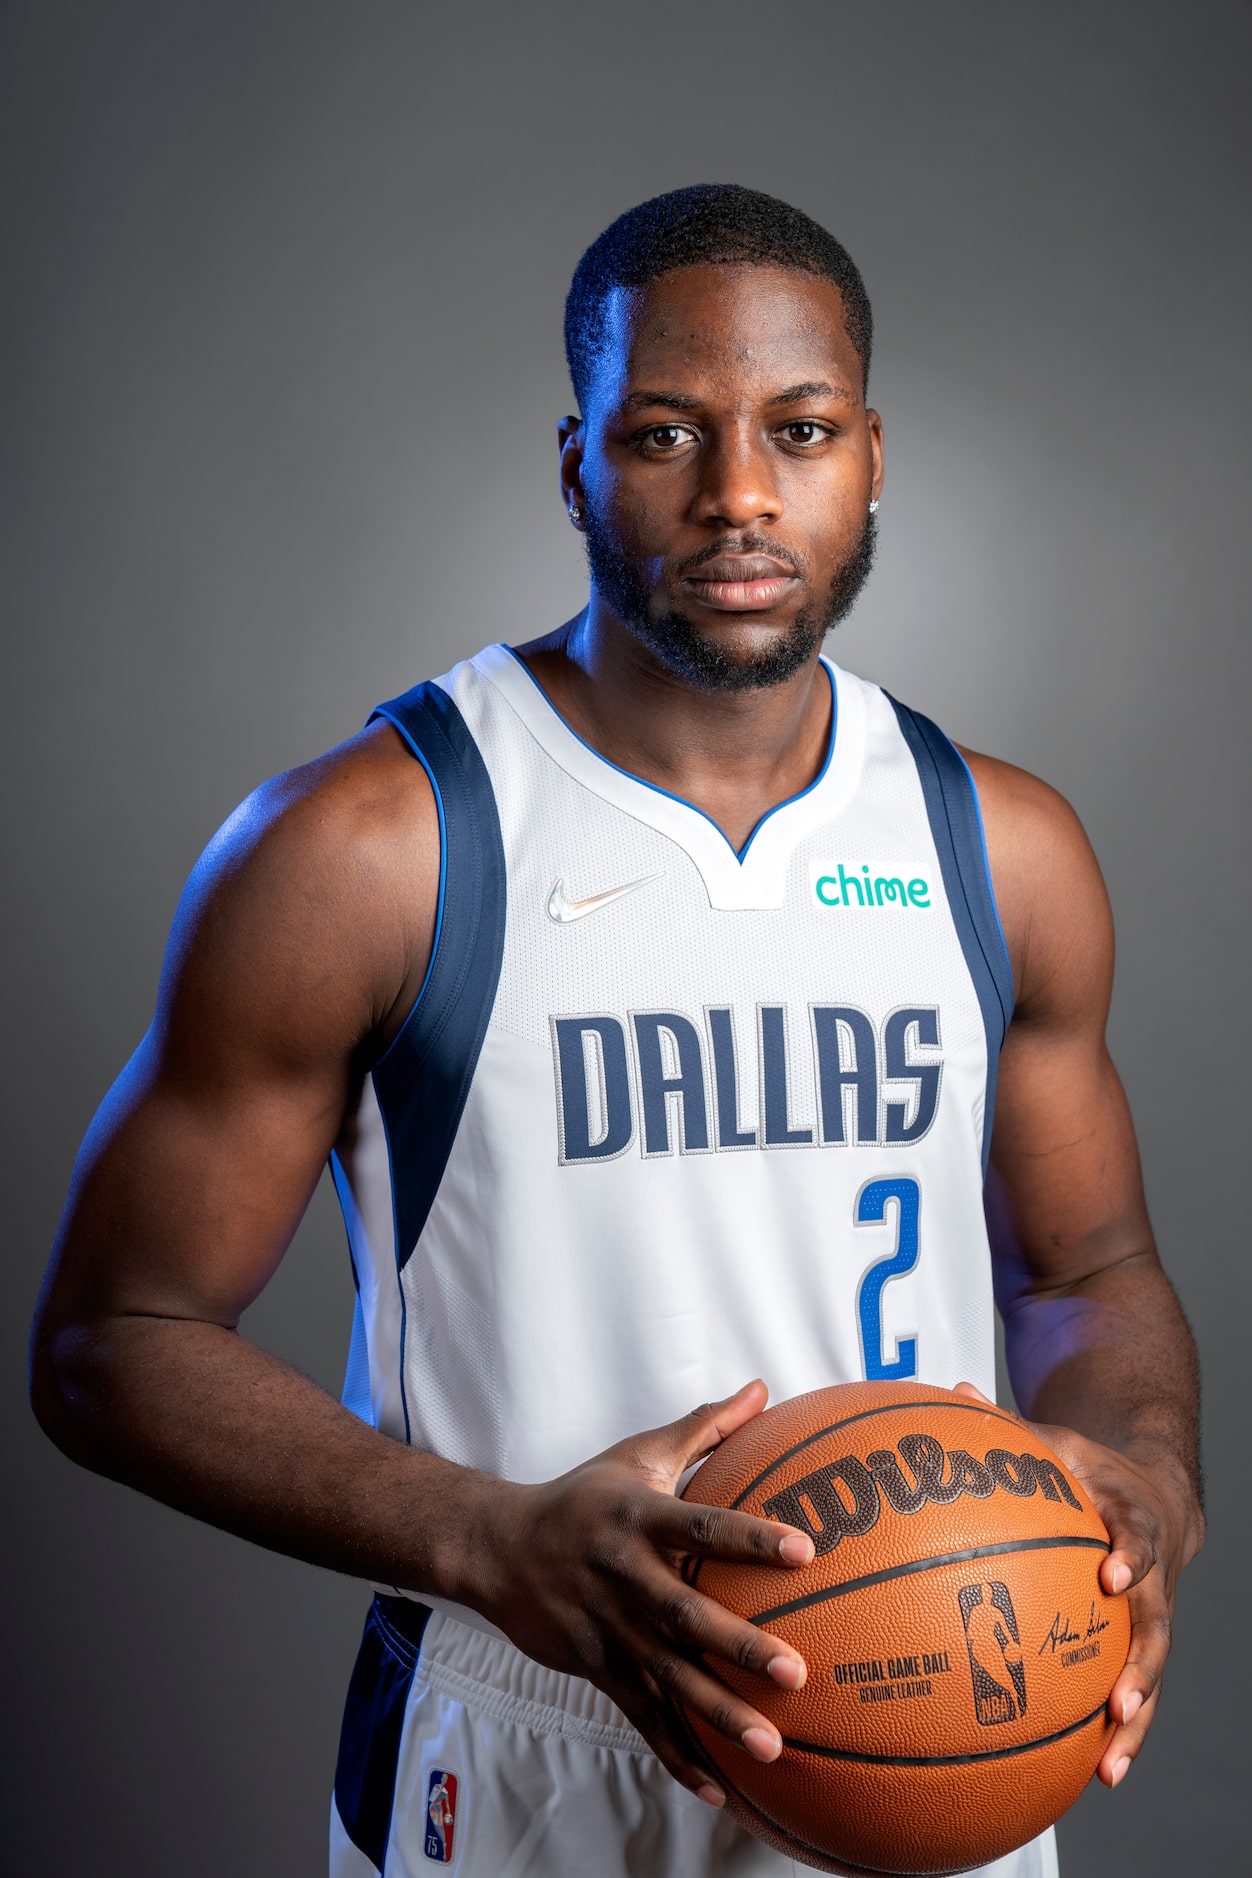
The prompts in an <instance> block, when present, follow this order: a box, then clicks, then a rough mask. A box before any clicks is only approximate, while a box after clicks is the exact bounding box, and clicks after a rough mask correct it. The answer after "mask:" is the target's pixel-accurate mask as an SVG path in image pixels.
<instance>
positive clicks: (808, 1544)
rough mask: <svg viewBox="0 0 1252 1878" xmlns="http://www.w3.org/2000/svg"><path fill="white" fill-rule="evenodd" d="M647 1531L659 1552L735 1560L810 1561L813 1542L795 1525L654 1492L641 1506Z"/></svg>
mask: <svg viewBox="0 0 1252 1878" xmlns="http://www.w3.org/2000/svg"><path fill="white" fill-rule="evenodd" d="M644 1517H645V1520H646V1525H647V1532H648V1536H649V1538H650V1539H651V1540H652V1542H653V1544H654V1545H656V1546H658V1547H660V1548H661V1549H662V1550H664V1551H670V1552H682V1553H686V1554H688V1555H692V1556H694V1557H697V1558H717V1559H725V1560H726V1561H727V1562H729V1563H733V1564H739V1565H801V1566H802V1565H811V1564H812V1562H813V1557H814V1552H813V1541H812V1539H810V1537H809V1535H808V1534H807V1533H806V1532H799V1531H797V1529H796V1528H795V1527H794V1526H783V1525H781V1524H780V1523H779V1522H778V1521H777V1520H774V1519H757V1518H756V1517H755V1515H753V1514H751V1513H735V1512H732V1511H731V1509H730V1508H729V1507H725V1506H705V1505H704V1504H703V1502H702V1501H700V1500H675V1499H671V1498H669V1497H668V1496H663V1495H660V1494H658V1495H656V1496H655V1504H653V1503H651V1502H649V1503H648V1504H647V1506H646V1508H645V1509H644Z"/></svg>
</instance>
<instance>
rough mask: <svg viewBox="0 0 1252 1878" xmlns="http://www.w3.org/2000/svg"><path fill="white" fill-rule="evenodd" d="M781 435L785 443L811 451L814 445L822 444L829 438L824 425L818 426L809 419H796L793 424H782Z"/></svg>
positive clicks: (828, 432)
mask: <svg viewBox="0 0 1252 1878" xmlns="http://www.w3.org/2000/svg"><path fill="white" fill-rule="evenodd" d="M782 435H783V437H784V439H785V440H786V442H787V443H792V444H798V445H799V446H800V448H801V449H808V450H811V449H812V448H813V446H814V444H819V443H824V442H825V440H826V438H827V437H829V436H830V431H829V430H828V429H827V428H826V426H825V424H819V423H817V422H816V420H815V419H814V418H811V417H797V418H796V419H795V420H794V422H793V423H790V424H784V425H783V427H782Z"/></svg>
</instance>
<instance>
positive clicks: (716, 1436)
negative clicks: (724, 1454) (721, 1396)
mask: <svg viewBox="0 0 1252 1878" xmlns="http://www.w3.org/2000/svg"><path fill="white" fill-rule="evenodd" d="M768 1401H770V1390H768V1388H766V1386H764V1382H762V1380H760V1378H756V1380H755V1382H747V1384H745V1386H743V1388H741V1390H736V1393H734V1395H726V1397H725V1401H719V1403H702V1405H700V1407H698V1408H693V1410H691V1414H685V1416H681V1418H679V1420H678V1422H670V1424H668V1425H666V1427H655V1429H651V1431H649V1433H648V1435H638V1437H636V1439H634V1440H631V1442H625V1446H627V1448H631V1450H634V1459H636V1465H642V1467H644V1469H646V1470H649V1472H653V1474H655V1476H657V1478H659V1484H663V1485H664V1491H674V1487H676V1484H678V1480H679V1476H681V1474H685V1472H687V1469H689V1467H695V1465H696V1461H702V1459H704V1455H706V1454H711V1452H713V1448H717V1446H721V1442H723V1440H725V1439H726V1435H734V1431H736V1429H738V1427H743V1424H745V1422H751V1420H753V1418H755V1416H758V1414H760V1410H762V1408H764V1407H766V1403H768Z"/></svg>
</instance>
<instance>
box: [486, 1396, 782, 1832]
mask: <svg viewBox="0 0 1252 1878" xmlns="http://www.w3.org/2000/svg"><path fill="white" fill-rule="evenodd" d="M767 1398H768V1392H767V1390H766V1388H765V1385H764V1383H762V1382H752V1383H749V1384H748V1385H747V1387H746V1388H743V1389H740V1390H739V1392H738V1394H736V1395H733V1396H730V1397H729V1398H728V1399H727V1400H726V1401H724V1402H715V1403H712V1404H709V1405H706V1406H705V1407H703V1408H698V1409H694V1410H693V1411H692V1413H691V1414H690V1415H684V1416H683V1418H682V1420H681V1421H676V1422H671V1423H670V1425H669V1426H668V1427H667V1428H656V1429H653V1430H652V1431H651V1432H650V1433H647V1434H641V1435H635V1436H632V1437H631V1439H630V1440H628V1441H619V1442H618V1444H617V1446H616V1447H612V1448H609V1449H607V1450H606V1451H605V1453H603V1454H599V1455H597V1456H596V1457H595V1459H594V1460H590V1461H587V1462H585V1463H584V1464H583V1465H582V1466H581V1467H576V1468H574V1470H573V1471H572V1472H571V1473H568V1474H563V1475H562V1476H561V1477H560V1479H558V1480H553V1481H548V1482H545V1483H544V1484H543V1485H540V1486H516V1485H513V1486H510V1487H509V1488H508V1490H507V1492H506V1493H505V1494H504V1495H502V1496H500V1498H498V1499H497V1501H496V1510H495V1511H494V1513H493V1517H492V1522H491V1526H492V1529H491V1532H490V1535H489V1551H490V1554H491V1558H490V1562H489V1563H488V1565H487V1567H486V1571H487V1573H488V1574H489V1583H488V1584H487V1585H486V1586H485V1587H484V1586H481V1585H480V1586H477V1587H475V1590H476V1593H477V1595H475V1596H474V1597H473V1599H472V1601H473V1603H474V1604H475V1605H476V1607H477V1608H478V1610H479V1611H481V1612H482V1614H483V1615H484V1616H485V1617H487V1618H489V1619H490V1620H491V1622H493V1623H495V1624H496V1625H498V1627H499V1628H500V1629H501V1630H503V1631H504V1633H505V1635H506V1636H507V1637H509V1638H510V1639H511V1641H512V1642H513V1643H515V1644H516V1645H517V1647H518V1649H519V1650H523V1651H524V1652H525V1653H526V1655H527V1656H530V1657H533V1658H534V1659H535V1660H536V1661H537V1662H540V1663H544V1664H546V1665H547V1666H548V1668H550V1669H556V1670H560V1671H563V1672H564V1673H565V1674H567V1675H574V1676H583V1677H585V1678H586V1679H587V1680H588V1681H590V1682H593V1683H594V1684H595V1685H596V1687H597V1688H598V1689H602V1690H603V1691H604V1693H605V1694H606V1695H607V1696H609V1697H610V1698H611V1700H612V1701H614V1702H616V1704H617V1706H618V1707H619V1708H620V1709H621V1710H622V1711H623V1712H624V1713H625V1714H626V1715H627V1717H628V1718H629V1719H630V1721H631V1722H632V1723H633V1724H634V1726H635V1727H636V1728H637V1729H638V1730H639V1732H640V1734H641V1735H642V1736H643V1737H644V1739H645V1740H646V1741H647V1742H648V1744H649V1746H650V1747H651V1748H652V1750H653V1752H654V1753H655V1754H656V1755H657V1756H658V1758H659V1759H660V1760H661V1762H662V1763H663V1764H664V1766H665V1767H667V1768H668V1769H669V1771H670V1773H671V1774H673V1776H674V1778H675V1779H676V1780H678V1781H680V1782H681V1783H682V1785H683V1786H685V1787H689V1788H690V1789H691V1791H692V1792H693V1793H696V1794H698V1795H699V1797H700V1798H701V1799H702V1800H706V1801H707V1802H708V1803H709V1804H710V1805H713V1806H720V1805H722V1803H723V1801H724V1799H725V1795H724V1793H723V1792H722V1790H721V1788H720V1787H719V1786H717V1785H716V1784H715V1782H714V1781H713V1780H712V1779H710V1776H709V1772H708V1770H707V1769H706V1768H704V1767H702V1766H700V1765H699V1763H698V1762H697V1761H696V1760H694V1759H693V1756H692V1744H691V1741H690V1738H689V1736H688V1734H687V1731H686V1730H685V1729H684V1727H683V1725H682V1722H681V1719H680V1717H679V1715H678V1714H677V1712H676V1709H675V1703H676V1702H681V1704H682V1706H683V1708H684V1709H686V1710H687V1711H688V1712H689V1713H690V1714H692V1715H698V1716H699V1717H700V1718H701V1719H702V1720H703V1721H705V1722H707V1723H708V1725H709V1726H710V1727H711V1728H713V1729H715V1730H716V1731H717V1732H718V1733H719V1734H721V1735H724V1736H725V1737H726V1739H727V1740H728V1741H732V1742H734V1744H735V1745H736V1747H738V1748H740V1749H741V1750H743V1751H744V1752H745V1753H747V1754H750V1755H752V1756H753V1757H754V1758H755V1759H757V1760H759V1761H772V1760H775V1759H776V1758H777V1756H778V1755H779V1754H780V1753H781V1752H782V1740H781V1737H780V1735H779V1733H778V1730H777V1728H776V1727H775V1726H774V1724H773V1723H772V1722H770V1721H767V1720H766V1718H765V1717H764V1716H763V1715H761V1714H759V1713H758V1712H757V1710H756V1709H754V1708H753V1707H752V1706H751V1705H750V1704H749V1703H747V1702H745V1701H744V1700H743V1699H742V1698H741V1697H740V1696H738V1695H736V1694H735V1693H734V1692H733V1691H732V1690H731V1689H729V1688H728V1687H727V1685H726V1684H725V1683H724V1682H721V1681H719V1680H718V1678H717V1676H716V1675H715V1674H714V1673H713V1672H712V1670H711V1669H710V1668H709V1667H707V1666H706V1659H709V1660H711V1662H712V1663H713V1664H714V1665H715V1664H716V1663H717V1662H718V1661H719V1660H720V1661H722V1662H726V1663H732V1664H734V1665H735V1666H736V1667H737V1668H738V1669H741V1670H748V1671H750V1672H751V1673H752V1674H753V1675H758V1676H763V1677H766V1678H768V1679H769V1680H770V1681H772V1682H773V1683H775V1684H776V1685H777V1686H778V1687H779V1688H783V1689H798V1688H800V1687H801V1686H802V1684H803V1682H804V1679H805V1674H806V1670H805V1664H804V1659H803V1657H801V1656H800V1655H799V1654H798V1652H797V1651H795V1650H793V1649H792V1648H791V1647H790V1645H789V1644H786V1643H783V1642H781V1641H780V1640H779V1639H778V1638H777V1637H771V1636H770V1635H769V1634H768V1633H767V1632H766V1631H763V1630H758V1629H757V1628H756V1626H755V1625H753V1624H749V1623H747V1622H745V1621H744V1619H742V1618H740V1617H735V1616H733V1615H732V1614H731V1612H729V1611H728V1610H727V1609H726V1608H725V1606H724V1605H721V1604H718V1603H716V1602H715V1601H714V1600H713V1599H712V1598H708V1597H705V1596H704V1595H703V1594H702V1593H700V1592H698V1591H695V1590H693V1589H692V1588H691V1587H690V1586H689V1585H687V1584H686V1583H685V1582H684V1580H683V1577H682V1566H683V1563H684V1561H685V1560H687V1559H689V1558H716V1559H726V1560H732V1561H740V1562H743V1563H745V1564H751V1565H776V1566H777V1567H778V1568H779V1570H781V1571H786V1570H788V1569H795V1568H796V1567H800V1566H804V1565H808V1564H810V1563H811V1561H812V1558H813V1544H812V1541H811V1539H809V1537H808V1536H807V1534H805V1533H801V1532H797V1531H796V1529H795V1528H794V1527H792V1526H783V1525H780V1524H779V1523H778V1522H777V1521H775V1520H766V1519H756V1518H753V1517H752V1516H751V1515H749V1514H747V1513H734V1512H729V1511H727V1510H725V1509H723V1508H720V1507H718V1508H712V1507H707V1506H702V1505H700V1504H699V1503H698V1502H694V1501H689V1500H681V1499H679V1498H677V1497H676V1495H677V1486H678V1482H679V1480H680V1479H681V1477H682V1475H683V1474H684V1473H685V1471H686V1470H687V1468H689V1467H691V1466H693V1465H694V1464H695V1462H697V1461H698V1460H701V1459H702V1458H703V1457H704V1455H706V1454H708V1453H709V1452H710V1450H711V1449H713V1448H715V1447H717V1446H718V1444H719V1443H720V1442H722V1441H724V1440H725V1439H726V1437H727V1435H729V1434H732V1433H733V1432H734V1430H735V1429H736V1428H740V1427H742V1426H743V1424H744V1423H745V1422H748V1421H751V1420H752V1418H753V1417H754V1416H756V1415H759V1414H760V1412H761V1410H762V1409H763V1408H764V1407H765V1403H766V1400H767ZM480 1556H481V1555H480Z"/></svg>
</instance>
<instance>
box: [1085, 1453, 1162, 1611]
mask: <svg viewBox="0 0 1252 1878" xmlns="http://www.w3.org/2000/svg"><path fill="white" fill-rule="evenodd" d="M1084 1484H1085V1485H1086V1486H1087V1489H1088V1491H1089V1492H1090V1493H1091V1494H1092V1498H1093V1499H1094V1500H1095V1503H1096V1506H1097V1507H1098V1508H1099V1512H1100V1517H1101V1519H1102V1520H1103V1521H1104V1524H1105V1525H1106V1526H1107V1528H1108V1535H1109V1553H1108V1557H1107V1558H1106V1559H1104V1560H1103V1561H1102V1562H1101V1565H1100V1583H1101V1584H1102V1585H1103V1587H1104V1589H1105V1590H1106V1591H1110V1592H1113V1593H1114V1594H1116V1593H1117V1592H1119V1591H1129V1590H1130V1589H1131V1587H1132V1586H1133V1585H1137V1584H1140V1583H1142V1581H1143V1580H1144V1579H1145V1578H1146V1577H1147V1576H1148V1573H1149V1572H1150V1571H1151V1570H1152V1567H1153V1566H1154V1565H1155V1564H1156V1562H1157V1549H1158V1539H1159V1531H1160V1529H1159V1526H1158V1524H1157V1521H1156V1519H1155V1518H1154V1516H1153V1515H1152V1514H1151V1513H1150V1512H1149V1511H1148V1509H1147V1508H1146V1507H1144V1506H1142V1505H1137V1504H1136V1503H1135V1502H1134V1501H1132V1500H1130V1499H1128V1498H1127V1497H1126V1495H1125V1494H1123V1493H1120V1492H1117V1491H1114V1492H1109V1491H1108V1489H1107V1487H1106V1488H1105V1490H1104V1491H1103V1492H1101V1491H1100V1488H1101V1485H1102V1483H1101V1482H1100V1481H1098V1480H1089V1481H1087V1482H1086V1483H1084Z"/></svg>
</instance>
